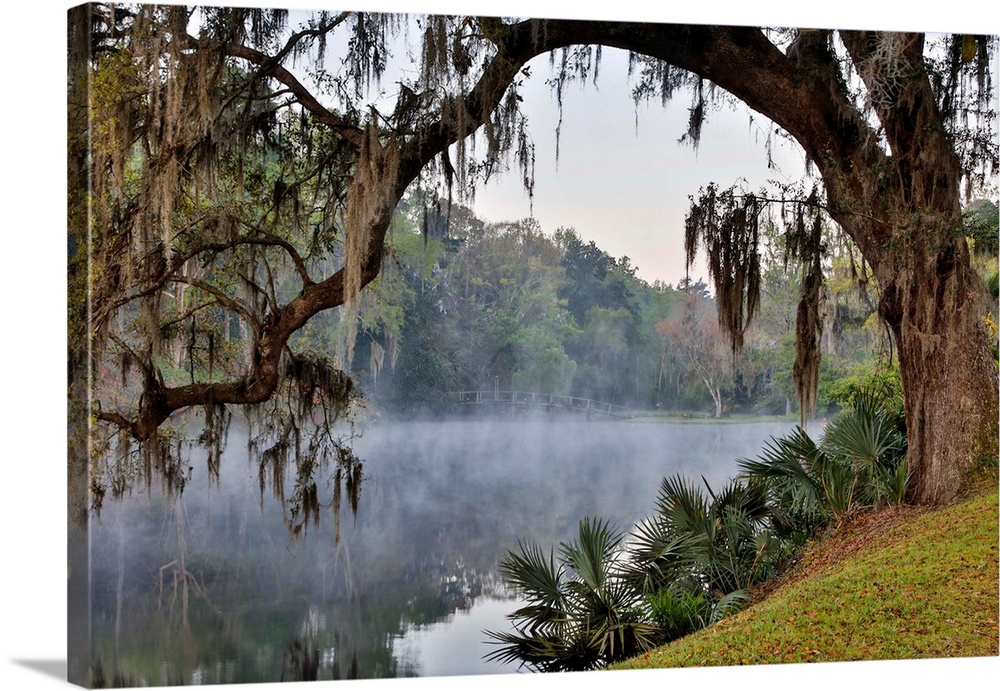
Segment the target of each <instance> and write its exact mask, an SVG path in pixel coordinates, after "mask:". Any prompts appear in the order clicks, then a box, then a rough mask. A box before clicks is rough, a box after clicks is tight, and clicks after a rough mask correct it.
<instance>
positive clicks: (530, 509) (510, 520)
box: [92, 421, 788, 685]
mask: <svg viewBox="0 0 1000 691" xmlns="http://www.w3.org/2000/svg"><path fill="white" fill-rule="evenodd" d="M787 427H788V426H787V425H763V424H754V425H739V424H729V425H705V424H700V425H652V424H646V425H642V424H634V423H624V422H601V423H589V424H588V423H586V422H582V421H581V422H574V421H552V422H537V423H534V422H524V421H510V422H503V423H485V422H475V421H461V422H442V423H434V424H426V423H424V424H418V423H405V424H404V423H398V424H389V425H384V426H380V427H376V428H373V429H371V430H369V431H368V432H367V433H366V434H365V435H364V436H363V437H362V438H361V439H359V440H358V441H357V442H356V443H355V446H354V451H355V452H356V454H357V455H358V456H359V457H360V458H362V459H364V460H365V466H364V468H365V479H364V489H363V492H362V496H361V501H360V503H359V505H358V507H357V514H356V516H354V517H353V518H352V517H351V516H350V514H345V518H344V519H343V521H342V522H341V524H340V526H339V539H338V536H337V532H338V527H337V525H336V523H337V522H336V521H335V520H334V518H335V517H334V515H333V511H332V509H331V508H330V507H331V505H332V503H333V495H334V492H335V483H334V478H333V476H332V471H331V473H330V475H331V477H329V478H323V477H322V476H321V475H317V476H316V480H317V483H316V497H315V499H316V501H315V502H312V501H310V506H311V507H312V509H311V510H315V509H316V508H317V507H318V510H319V511H320V515H319V520H318V522H316V523H312V519H310V523H309V528H308V530H304V531H302V532H301V533H299V534H298V535H294V536H293V535H292V534H291V533H290V531H289V522H288V518H289V517H288V516H287V515H286V512H287V511H288V506H287V504H285V503H283V502H281V501H280V500H279V499H278V498H276V497H274V496H273V495H271V494H269V493H263V494H262V493H261V492H260V488H259V478H258V467H257V465H255V464H254V463H252V462H251V461H249V460H248V455H247V453H246V448H247V444H246V438H245V433H243V432H241V431H240V430H239V429H237V428H236V426H235V425H234V426H233V427H232V428H231V429H230V432H229V434H230V438H229V440H228V443H227V445H226V451H225V453H224V455H223V457H222V459H221V468H220V472H219V479H218V482H209V481H208V479H207V478H206V477H204V476H202V477H199V472H201V473H202V474H204V473H205V472H206V471H205V470H204V469H202V468H199V467H197V465H196V466H195V469H194V471H193V472H194V477H193V478H192V479H191V481H190V482H189V483H188V484H187V487H186V488H185V490H184V492H183V494H182V495H181V496H180V497H178V496H176V495H174V496H172V497H168V496H167V495H166V494H159V493H157V492H156V491H155V490H154V491H153V493H151V494H150V495H146V494H142V495H134V496H129V497H126V498H124V499H122V500H120V501H116V502H110V503H106V504H105V507H104V510H103V512H102V514H101V515H100V517H99V519H96V520H95V525H94V527H93V537H92V560H93V605H92V622H93V629H94V664H95V672H96V671H100V673H101V675H102V677H103V679H104V681H105V682H106V683H107V684H109V685H110V684H111V683H112V682H113V681H114V675H116V674H117V675H118V679H119V681H123V682H126V683H130V684H152V685H172V684H205V683H238V682H256V681H278V680H311V679H319V680H322V679H338V678H340V679H346V678H376V677H401V676H413V675H442V674H473V673H486V672H497V671H508V672H514V671H516V669H515V668H513V667H507V668H503V667H498V666H497V665H496V664H495V663H494V664H493V665H489V664H487V663H486V662H485V661H483V660H482V656H483V655H484V654H486V653H487V652H488V651H489V650H490V649H491V648H490V646H489V644H487V643H485V642H483V641H485V639H486V636H485V635H483V634H482V633H481V632H482V630H483V629H493V630H500V629H505V628H506V622H505V620H504V616H505V615H506V614H507V613H509V612H511V611H513V609H515V607H516V605H515V603H513V602H512V601H510V600H509V599H506V598H507V597H508V595H507V593H505V592H504V591H503V589H502V587H501V584H500V583H499V582H498V580H497V577H496V575H495V568H496V564H497V562H498V560H499V558H500V557H501V556H502V555H503V553H504V552H505V551H506V550H507V549H511V548H515V547H516V545H517V541H518V539H523V538H528V539H532V540H535V541H538V542H540V543H542V544H545V545H548V544H556V543H558V542H559V541H560V540H563V539H567V538H568V537H569V536H570V535H572V534H573V532H574V531H575V530H576V525H577V522H578V521H579V519H580V518H582V517H583V516H586V515H599V516H603V517H606V518H608V519H610V520H612V521H614V522H616V523H617V524H618V525H619V526H621V527H623V528H627V527H628V526H630V525H631V524H632V523H633V522H635V521H636V520H638V519H640V518H642V517H644V516H646V515H648V514H649V513H650V512H651V511H652V510H653V505H654V500H655V495H656V489H657V487H658V485H659V481H660V479H661V478H662V477H663V476H664V475H669V474H673V473H676V472H680V473H684V474H687V475H690V476H692V477H698V476H705V478H706V479H707V480H708V481H709V482H711V483H712V484H713V486H715V485H717V484H720V483H721V482H722V481H723V480H724V479H725V478H727V477H729V476H730V475H731V474H732V473H733V472H734V469H735V460H736V459H737V458H738V457H741V456H748V455H753V454H755V453H756V450H757V449H758V448H759V447H760V444H761V442H762V441H764V440H765V439H766V438H767V437H768V436H770V435H772V434H780V433H783V432H785V431H786V430H787ZM241 435H243V436H242V438H241ZM290 472H291V471H290ZM289 481H290V482H291V481H294V478H291V479H290V480H289ZM95 676H96V675H95Z"/></svg>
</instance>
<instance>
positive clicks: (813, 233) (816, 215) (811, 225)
mask: <svg viewBox="0 0 1000 691" xmlns="http://www.w3.org/2000/svg"><path fill="white" fill-rule="evenodd" d="M818 204H819V200H818V192H817V190H816V189H813V191H812V193H811V194H810V195H809V197H808V198H807V199H806V200H804V201H798V202H796V203H795V210H794V221H793V222H792V223H791V224H790V226H789V228H788V230H787V232H786V233H785V264H786V266H787V264H788V262H789V261H792V260H798V261H799V262H801V264H802V265H803V267H804V268H805V273H804V274H803V276H802V285H801V287H800V289H799V304H798V308H797V309H796V314H795V364H794V365H793V366H792V377H793V379H794V381H795V389H796V393H797V395H798V399H799V419H800V422H801V423H802V425H803V426H804V425H805V423H806V420H807V419H808V418H809V416H810V415H812V413H813V411H814V410H815V409H816V394H817V392H818V390H819V363H820V342H821V341H822V338H823V312H822V303H823V268H822V264H821V259H822V257H823V254H824V252H825V249H826V248H825V247H824V245H823V219H822V216H821V214H820V210H819V206H818Z"/></svg>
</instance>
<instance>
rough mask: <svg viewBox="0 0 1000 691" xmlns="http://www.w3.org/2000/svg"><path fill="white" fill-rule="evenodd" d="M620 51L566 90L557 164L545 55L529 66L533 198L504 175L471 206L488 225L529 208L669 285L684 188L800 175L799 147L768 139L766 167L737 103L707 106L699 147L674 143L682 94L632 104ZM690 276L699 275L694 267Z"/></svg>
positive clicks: (758, 138)
mask: <svg viewBox="0 0 1000 691" xmlns="http://www.w3.org/2000/svg"><path fill="white" fill-rule="evenodd" d="M627 63H628V60H627V54H626V53H625V52H624V51H619V50H613V49H612V50H605V51H604V55H603V59H602V63H601V70H600V76H599V78H598V81H597V86H596V87H595V86H594V85H593V83H592V82H590V81H588V82H586V84H585V85H581V86H576V85H571V86H570V87H569V89H568V90H567V91H566V92H565V93H564V98H563V105H564V110H563V122H562V128H561V134H560V146H559V159H558V162H557V160H556V153H555V147H556V138H555V130H556V126H557V123H558V109H557V104H556V100H555V96H554V95H553V94H552V93H551V90H550V88H549V86H548V85H546V84H545V78H546V77H548V76H549V66H548V59H547V58H546V57H544V56H543V57H541V58H539V59H536V60H535V61H533V62H532V79H531V82H530V85H529V88H528V89H527V91H526V94H525V101H524V104H523V106H524V110H525V111H526V112H527V114H528V117H529V122H530V128H531V132H532V139H533V141H534V144H535V149H536V151H535V153H536V160H535V189H534V199H533V204H532V203H529V199H528V197H527V195H526V194H525V192H524V189H523V186H522V185H521V183H520V176H519V175H518V174H517V172H516V171H512V172H511V174H509V175H507V176H506V177H505V178H504V179H503V180H500V181H499V182H498V183H497V184H491V185H488V186H487V187H485V188H483V189H481V190H480V191H478V192H477V194H476V200H475V209H476V211H477V212H478V214H479V215H480V216H481V217H483V218H486V219H489V220H506V219H512V218H520V217H523V216H528V215H529V214H532V210H533V214H532V215H534V217H535V218H536V219H537V220H538V221H539V222H540V223H541V226H542V229H543V230H544V231H545V232H547V233H552V232H553V231H555V229H556V228H558V227H560V226H569V227H573V228H575V229H576V230H577V232H578V233H579V234H580V236H581V237H582V238H583V240H585V241H589V240H593V241H594V242H596V243H597V245H598V246H599V247H601V248H602V249H604V250H605V251H607V252H608V253H609V254H611V255H613V256H615V257H621V256H628V257H629V258H630V259H631V260H632V265H633V266H636V267H637V268H638V274H639V276H640V277H642V278H644V279H646V280H648V281H654V280H657V279H660V280H663V281H667V282H670V283H676V282H677V281H678V280H679V279H680V278H682V277H683V276H684V273H685V266H684V239H683V238H684V215H685V213H686V211H687V208H688V206H689V203H690V202H689V199H688V197H689V195H697V193H698V190H699V188H700V187H703V186H705V185H707V184H708V183H709V182H712V181H716V182H718V183H719V184H720V185H721V186H723V187H728V186H729V185H731V184H733V183H734V182H737V181H738V180H740V179H745V180H746V181H747V182H748V184H749V185H750V186H751V187H752V188H754V189H756V188H758V187H760V186H761V185H762V184H764V183H765V182H766V181H767V180H768V179H772V178H777V179H781V180H784V181H790V180H797V179H799V178H800V177H801V176H802V175H803V172H804V159H803V157H802V155H801V149H799V147H798V146H794V145H792V144H790V143H789V142H787V141H786V140H784V139H780V138H775V139H774V142H775V145H774V147H773V148H772V151H773V156H774V159H775V160H776V162H777V163H778V167H777V168H775V169H771V170H768V167H767V154H766V148H765V145H764V141H765V139H766V137H767V130H768V122H767V121H765V120H764V119H763V118H761V117H760V116H755V117H754V118H753V120H751V113H750V111H749V110H747V109H746V108H745V107H743V106H742V105H739V106H737V107H736V109H735V110H734V109H732V108H730V107H729V106H726V105H723V106H721V108H720V109H719V110H716V111H712V112H710V113H709V116H708V122H707V124H706V126H705V128H704V130H703V133H702V140H701V143H700V145H699V147H698V148H697V149H694V148H693V147H692V146H691V145H690V144H686V143H685V144H679V143H678V139H680V137H681V136H682V135H683V134H684V133H685V131H686V129H687V119H688V107H689V105H690V98H691V97H690V95H688V94H687V93H681V94H677V95H675V97H674V99H673V100H672V101H671V102H669V103H668V104H667V106H666V107H662V106H661V105H660V101H659V99H658V98H657V99H655V100H653V101H652V102H650V103H648V104H647V103H642V104H640V105H639V107H638V109H637V108H636V105H635V104H634V102H633V100H632V97H631V85H632V83H631V82H630V80H629V78H628V69H627V66H628V65H627ZM691 276H692V278H699V277H705V278H707V275H706V273H705V270H704V268H703V267H702V266H698V267H693V268H692V269H691Z"/></svg>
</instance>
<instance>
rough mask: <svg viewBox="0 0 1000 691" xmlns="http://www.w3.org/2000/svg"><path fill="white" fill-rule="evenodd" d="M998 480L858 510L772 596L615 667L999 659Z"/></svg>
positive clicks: (808, 555)
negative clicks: (967, 491)
mask: <svg viewBox="0 0 1000 691" xmlns="http://www.w3.org/2000/svg"><path fill="white" fill-rule="evenodd" d="M997 525H998V506H997V490H996V488H995V486H994V487H992V488H991V489H989V490H987V491H985V492H984V493H980V494H978V495H977V496H973V497H971V498H969V499H966V500H964V501H962V502H960V503H957V504H954V505H950V506H945V507H941V508H937V509H933V510H931V509H923V508H917V507H901V508H899V509H893V510H891V511H887V512H883V513H881V514H869V515H867V516H860V517H855V520H854V521H853V522H852V521H848V523H847V524H846V525H845V526H842V527H841V529H840V530H839V531H838V532H837V533H836V534H834V535H833V536H831V537H829V538H828V539H826V540H823V541H820V542H819V543H818V544H816V545H814V546H813V547H812V549H811V550H810V551H809V552H808V553H807V555H806V556H805V558H804V559H803V560H802V562H801V563H800V564H799V565H797V566H796V567H795V569H793V571H792V572H791V573H789V574H788V575H787V576H786V577H785V578H784V579H782V582H781V583H779V584H778V585H776V586H774V587H773V590H772V591H771V592H770V595H768V596H766V597H764V598H763V599H762V600H761V601H760V602H758V603H757V604H755V605H753V606H752V607H750V608H749V609H747V610H744V611H743V612H741V613H740V614H738V615H736V616H733V617H731V618H729V619H725V620H723V621H722V622H720V623H718V624H717V625H715V626H713V627H711V628H708V629H704V630H702V631H699V632H697V633H695V634H692V635H690V636H687V637H685V638H682V639H680V640H677V641H674V642H673V643H671V644H669V645H667V646H665V647H663V648H659V649H657V650H654V651H650V652H648V653H646V654H644V655H642V656H640V657H637V658H633V659H632V660H628V661H626V662H624V663H621V664H619V665H617V666H616V667H615V669H648V668H661V667H691V666H705V665H759V664H773V663H785V662H790V663H794V662H833V661H854V660H894V659H916V658H945V657H982V656H996V655H998V636H1000V633H998V628H997V619H998V608H1000V596H998V592H1000V591H998V589H1000V585H998V547H997V546H998V540H1000V538H998V529H997Z"/></svg>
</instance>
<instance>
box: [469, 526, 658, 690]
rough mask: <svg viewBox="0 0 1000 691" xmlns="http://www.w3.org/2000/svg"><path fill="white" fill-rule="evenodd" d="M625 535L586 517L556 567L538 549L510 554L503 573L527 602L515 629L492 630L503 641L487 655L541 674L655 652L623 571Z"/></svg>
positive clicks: (564, 546) (649, 627) (515, 618)
mask: <svg viewBox="0 0 1000 691" xmlns="http://www.w3.org/2000/svg"><path fill="white" fill-rule="evenodd" d="M623 538H624V535H623V534H622V533H620V532H616V531H614V530H612V529H611V527H610V526H609V525H608V524H607V523H605V522H604V521H602V520H600V519H591V518H585V519H583V520H582V521H580V526H579V534H578V537H577V538H576V539H575V540H572V541H570V542H564V543H562V544H561V545H560V549H559V562H558V563H556V560H555V557H554V555H553V554H552V553H551V552H550V553H549V554H548V555H545V553H544V552H543V551H542V550H541V548H540V547H538V546H537V545H534V544H522V545H521V546H520V551H519V552H508V554H507V556H506V557H504V559H503V560H502V561H501V563H500V569H499V570H500V574H501V576H503V578H504V579H505V580H506V581H507V582H508V583H509V584H510V585H513V586H514V587H516V588H517V589H518V591H519V592H520V593H521V595H522V597H523V598H524V600H525V601H526V604H525V605H524V606H523V607H521V608H519V609H518V610H516V611H515V612H514V613H513V614H511V615H510V616H509V618H510V619H511V621H512V623H513V627H514V630H513V631H512V632H492V631H488V632H487V634H488V635H489V636H491V637H492V638H494V639H496V640H497V641H498V642H499V643H500V644H502V645H501V647H500V648H498V649H497V650H495V651H494V652H492V653H490V654H489V656H488V657H489V658H490V659H495V660H501V661H505V662H514V661H520V662H522V663H525V664H528V665H530V666H531V667H534V668H536V669H538V670H541V671H568V670H587V669H594V668H596V667H600V666H604V665H605V664H607V663H609V662H612V661H615V660H620V659H624V658H626V657H629V656H631V655H635V654H636V653H638V652H641V651H643V650H647V649H649V648H651V647H652V646H653V645H654V642H655V640H656V639H654V633H655V628H654V627H653V625H652V624H650V623H648V621H647V617H646V615H645V612H644V608H643V601H642V598H641V596H640V595H639V593H637V592H636V591H635V590H634V589H632V588H631V587H629V585H628V583H627V582H626V579H625V578H623V576H622V574H621V573H620V571H619V568H618V566H617V557H618V555H619V553H620V552H621V549H622V540H623Z"/></svg>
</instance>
